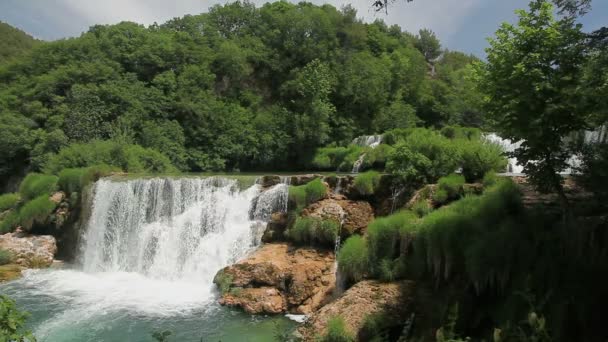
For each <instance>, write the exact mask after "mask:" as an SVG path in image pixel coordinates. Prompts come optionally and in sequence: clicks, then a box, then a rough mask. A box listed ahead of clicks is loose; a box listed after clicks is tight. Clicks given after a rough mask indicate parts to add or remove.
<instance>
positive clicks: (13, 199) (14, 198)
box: [0, 194, 21, 213]
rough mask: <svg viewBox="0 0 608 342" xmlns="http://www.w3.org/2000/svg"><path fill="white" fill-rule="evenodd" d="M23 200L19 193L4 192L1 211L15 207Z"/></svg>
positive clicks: (0, 204) (0, 206) (0, 205)
mask: <svg viewBox="0 0 608 342" xmlns="http://www.w3.org/2000/svg"><path fill="white" fill-rule="evenodd" d="M20 200H21V196H19V194H4V195H0V213H2V212H3V211H5V210H8V209H11V208H14V207H15V206H16V205H17V203H19V201H20Z"/></svg>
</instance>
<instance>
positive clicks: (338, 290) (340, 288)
mask: <svg viewBox="0 0 608 342" xmlns="http://www.w3.org/2000/svg"><path fill="white" fill-rule="evenodd" d="M345 216H346V213H345V212H344V210H342V212H341V213H340V228H339V229H338V235H337V236H336V243H335V245H334V257H335V258H336V261H335V262H334V274H335V276H336V285H335V288H334V293H333V296H334V297H335V298H337V297H339V296H340V295H342V293H344V288H345V287H346V286H345V279H344V278H343V277H342V274H341V273H340V269H339V268H338V253H339V252H340V244H341V237H340V234H341V233H342V226H343V225H344V219H345Z"/></svg>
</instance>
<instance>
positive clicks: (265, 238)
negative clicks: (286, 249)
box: [262, 213, 289, 243]
mask: <svg viewBox="0 0 608 342" xmlns="http://www.w3.org/2000/svg"><path fill="white" fill-rule="evenodd" d="M288 218H289V217H288V215H287V213H273V214H272V215H271V216H270V221H269V222H268V224H267V225H266V230H265V231H264V235H262V242H265V243H268V242H274V241H282V240H284V239H285V230H286V229H287V223H288Z"/></svg>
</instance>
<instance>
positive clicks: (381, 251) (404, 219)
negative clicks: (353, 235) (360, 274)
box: [340, 211, 417, 276]
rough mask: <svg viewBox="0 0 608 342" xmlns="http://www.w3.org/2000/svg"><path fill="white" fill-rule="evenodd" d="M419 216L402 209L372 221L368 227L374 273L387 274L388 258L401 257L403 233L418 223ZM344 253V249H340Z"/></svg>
mask: <svg viewBox="0 0 608 342" xmlns="http://www.w3.org/2000/svg"><path fill="white" fill-rule="evenodd" d="M416 220H417V216H416V215H415V214H414V213H412V212H409V211H402V212H399V213H397V214H394V215H391V216H387V217H380V218H377V219H375V220H374V221H372V222H371V223H370V224H369V226H368V227H367V245H368V246H369V249H368V253H369V262H370V266H371V271H372V274H375V275H376V276H379V275H380V274H382V273H383V274H387V273H388V271H387V269H386V267H388V265H387V264H383V262H384V261H386V260H388V261H389V262H392V260H393V259H396V258H397V257H399V252H400V250H399V244H400V241H401V234H402V232H404V231H408V230H411V229H413V226H415V225H416ZM340 253H342V251H340Z"/></svg>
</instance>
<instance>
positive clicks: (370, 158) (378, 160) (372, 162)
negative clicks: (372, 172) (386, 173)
mask: <svg viewBox="0 0 608 342" xmlns="http://www.w3.org/2000/svg"><path fill="white" fill-rule="evenodd" d="M393 149H394V148H393V147H392V146H390V145H387V144H380V145H378V146H376V148H370V149H369V150H368V151H367V152H366V154H365V158H364V159H363V168H364V169H368V168H371V169H376V170H384V168H385V167H386V161H387V159H388V156H389V155H390V154H391V153H392V152H393Z"/></svg>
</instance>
